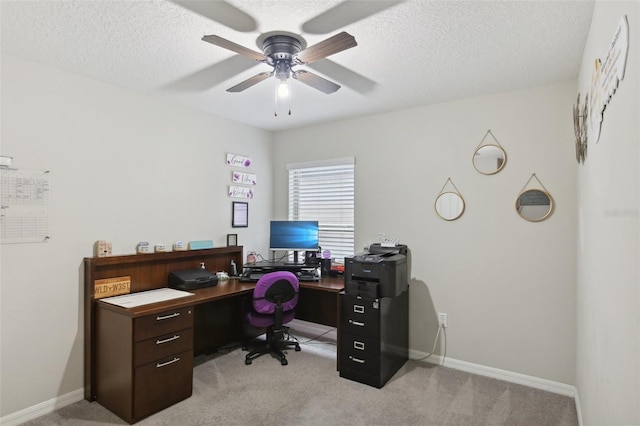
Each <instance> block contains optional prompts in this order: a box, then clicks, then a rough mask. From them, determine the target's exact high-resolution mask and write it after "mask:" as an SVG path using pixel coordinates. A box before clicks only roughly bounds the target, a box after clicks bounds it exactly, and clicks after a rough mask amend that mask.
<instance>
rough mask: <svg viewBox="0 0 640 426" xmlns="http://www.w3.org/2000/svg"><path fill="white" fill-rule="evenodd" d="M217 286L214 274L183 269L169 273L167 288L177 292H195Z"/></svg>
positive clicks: (216, 278)
mask: <svg viewBox="0 0 640 426" xmlns="http://www.w3.org/2000/svg"><path fill="white" fill-rule="evenodd" d="M215 285H218V277H217V275H216V274H212V273H211V272H209V271H207V270H205V269H185V270H182V271H173V272H169V287H171V288H175V289H178V290H195V289H198V288H204V287H213V286H215Z"/></svg>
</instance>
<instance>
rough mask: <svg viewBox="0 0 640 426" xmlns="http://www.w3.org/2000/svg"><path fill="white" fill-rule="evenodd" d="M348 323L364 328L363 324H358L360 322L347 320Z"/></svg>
mask: <svg viewBox="0 0 640 426" xmlns="http://www.w3.org/2000/svg"><path fill="white" fill-rule="evenodd" d="M349 323H350V324H353V325H357V326H360V327H364V323H363V322H360V321H354V320H349Z"/></svg>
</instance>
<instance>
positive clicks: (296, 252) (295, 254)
mask: <svg viewBox="0 0 640 426" xmlns="http://www.w3.org/2000/svg"><path fill="white" fill-rule="evenodd" d="M284 264H285V265H300V266H304V262H299V261H298V250H294V251H293V262H284Z"/></svg>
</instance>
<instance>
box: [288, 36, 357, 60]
mask: <svg viewBox="0 0 640 426" xmlns="http://www.w3.org/2000/svg"><path fill="white" fill-rule="evenodd" d="M357 45H358V43H356V39H355V37H353V36H352V35H351V34H349V33H346V32H344V31H343V32H341V33H339V34H336V35H334V36H333V37H329V38H328V39H326V40H324V41H321V42H320V43H317V44H314V45H313V46H311V47H307V48H306V49H304V50H303V51H302V52H300V53H298V54H297V55H296V61H297V62H299V63H302V64H310V63H311V62H314V61H317V60H319V59H324V58H326V57H327V56H329V55H333V54H334V53H338V52H342V51H343V50H346V49H350V48H352V47H354V46H357Z"/></svg>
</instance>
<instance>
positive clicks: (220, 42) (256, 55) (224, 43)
mask: <svg viewBox="0 0 640 426" xmlns="http://www.w3.org/2000/svg"><path fill="white" fill-rule="evenodd" d="M202 40H204V41H206V42H209V43H211V44H215V45H216V46H220V47H223V48H225V49H229V50H231V51H233V52H236V53H239V54H241V55H244V56H247V57H249V58H251V59H255V60H256V61H266V60H267V57H266V56H264V55H263V54H262V53H260V52H256V51H255V50H251V49H249V48H247V47H244V46H241V45H239V44H238V43H234V42H232V41H229V40H227V39H225V38H222V37H219V36H217V35H206V36H204V37H202Z"/></svg>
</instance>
